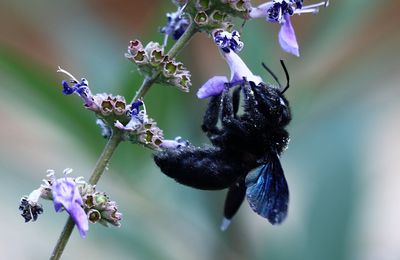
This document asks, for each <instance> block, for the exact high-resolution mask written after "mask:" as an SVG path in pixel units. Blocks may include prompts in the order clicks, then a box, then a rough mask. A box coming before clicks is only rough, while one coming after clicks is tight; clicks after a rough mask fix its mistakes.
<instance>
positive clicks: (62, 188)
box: [19, 169, 122, 237]
mask: <svg viewBox="0 0 400 260" xmlns="http://www.w3.org/2000/svg"><path fill="white" fill-rule="evenodd" d="M47 172H48V175H47V179H44V180H43V182H44V183H43V184H42V185H41V186H40V187H39V188H38V189H36V190H34V191H32V192H31V194H30V195H29V196H24V197H22V199H21V202H20V207H19V209H20V210H21V211H22V214H21V216H22V217H23V218H24V219H25V222H29V221H31V220H32V221H35V220H36V219H37V217H38V214H41V213H42V212H43V209H42V205H41V204H39V203H38V201H39V199H40V198H43V199H46V200H52V201H53V204H54V209H55V211H56V212H61V211H63V210H65V211H66V212H67V213H68V214H69V215H70V217H71V218H72V219H73V220H74V222H75V224H76V226H77V227H78V230H79V233H80V235H81V236H82V237H85V236H86V233H87V231H88V230H89V222H91V223H96V222H99V223H101V224H103V225H105V226H108V225H109V224H111V225H114V226H120V220H121V218H122V214H121V213H120V212H119V211H118V206H117V204H116V203H115V201H112V200H110V199H109V198H108V197H107V196H106V195H105V193H104V192H99V191H96V187H95V186H94V185H91V184H89V183H87V182H85V181H84V180H83V177H78V178H71V177H68V174H69V173H71V172H72V170H71V169H65V170H64V177H62V178H59V179H56V178H55V176H54V171H53V170H48V171H47Z"/></svg>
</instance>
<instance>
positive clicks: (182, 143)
mask: <svg viewBox="0 0 400 260" xmlns="http://www.w3.org/2000/svg"><path fill="white" fill-rule="evenodd" d="M187 146H190V142H189V141H188V140H184V139H183V138H182V137H180V136H177V137H175V139H174V140H163V141H162V143H161V145H160V147H161V148H163V149H177V148H180V147H187Z"/></svg>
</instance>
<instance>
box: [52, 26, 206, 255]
mask: <svg viewBox="0 0 400 260" xmlns="http://www.w3.org/2000/svg"><path fill="white" fill-rule="evenodd" d="M197 31H198V29H197V27H196V24H195V23H194V22H192V23H191V24H190V25H189V27H188V28H187V29H186V31H185V33H184V34H183V35H182V36H181V38H179V40H178V41H177V42H176V43H175V44H174V45H173V46H172V48H171V49H170V50H169V52H168V53H167V55H168V57H170V58H171V59H172V58H174V57H175V56H176V55H177V54H178V53H179V52H180V51H181V50H182V49H183V48H184V47H185V46H186V44H187V43H188V42H189V41H190V39H191V38H192V37H193V35H194V34H195V33H196V32H197ZM160 74H161V71H158V72H157V73H154V75H152V76H151V77H147V78H145V79H144V80H143V83H142V85H141V86H140V88H139V90H138V91H137V92H136V95H135V97H134V98H133V101H136V100H137V99H139V98H143V97H144V96H145V95H146V93H147V91H148V90H149V89H150V87H151V86H152V85H153V84H154V82H155V81H156V80H157V78H158V76H160ZM121 141H122V132H121V131H119V130H117V129H114V133H113V135H112V136H111V138H110V139H109V140H108V142H107V144H106V146H105V147H104V149H103V152H102V154H101V155H100V157H99V159H98V161H97V163H96V165H95V168H94V170H93V173H92V175H91V177H90V179H89V183H90V184H92V185H95V184H97V182H98V181H99V179H100V177H101V176H102V174H103V173H104V170H105V169H106V167H107V165H108V163H109V161H110V159H111V157H112V155H113V153H114V151H115V150H116V148H117V147H118V144H119V143H120V142H121ZM74 227H75V223H74V221H73V220H72V218H71V217H69V218H68V220H67V223H66V224H65V226H64V229H63V231H62V232H61V235H60V237H59V239H58V241H57V244H56V246H55V247H54V250H53V253H52V255H51V257H50V259H51V260H58V259H60V257H61V255H62V253H63V251H64V248H65V246H66V245H67V242H68V239H69V237H70V236H71V234H72V231H73V229H74Z"/></svg>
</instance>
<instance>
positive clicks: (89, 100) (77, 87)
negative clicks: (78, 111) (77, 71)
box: [57, 67, 93, 107]
mask: <svg viewBox="0 0 400 260" xmlns="http://www.w3.org/2000/svg"><path fill="white" fill-rule="evenodd" d="M57 72H62V73H64V74H66V75H68V76H69V77H70V78H71V81H70V82H71V83H72V84H73V85H72V86H70V85H69V84H68V82H67V81H66V80H63V81H62V85H63V91H62V92H63V94H64V95H71V94H73V93H76V94H78V95H79V96H80V97H81V98H82V99H83V101H84V102H85V106H86V107H91V106H92V105H93V95H92V92H91V91H90V88H89V83H88V81H87V80H86V79H84V78H82V79H81V81H78V80H77V79H76V78H75V77H74V76H72V74H71V73H69V72H68V71H66V70H63V69H61V68H60V67H58V70H57Z"/></svg>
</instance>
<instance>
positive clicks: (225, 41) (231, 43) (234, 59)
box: [197, 30, 262, 98]
mask: <svg viewBox="0 0 400 260" xmlns="http://www.w3.org/2000/svg"><path fill="white" fill-rule="evenodd" d="M214 41H215V43H216V45H217V46H218V47H219V49H220V52H221V55H222V57H223V58H224V59H225V61H226V62H227V63H228V66H229V68H230V71H231V79H230V80H228V78H227V77H225V76H214V77H212V78H210V79H209V80H208V81H207V82H206V83H204V84H203V86H202V87H201V88H200V89H199V90H198V91H197V97H198V98H207V97H210V96H216V95H219V94H220V93H221V92H222V91H223V90H224V89H225V88H229V87H232V86H235V85H237V84H239V83H240V82H243V80H244V79H245V80H247V81H253V82H254V83H255V84H256V85H258V84H259V83H261V82H262V79H261V78H260V77H259V76H256V75H254V74H253V73H252V72H251V71H250V69H249V68H248V67H247V65H246V64H245V63H244V62H243V60H242V59H241V58H240V57H239V55H238V54H237V53H236V52H239V51H240V50H241V49H242V48H243V43H242V42H241V41H240V35H239V33H238V32H237V31H233V32H232V33H229V32H226V31H221V30H218V31H216V32H215V33H214Z"/></svg>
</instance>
